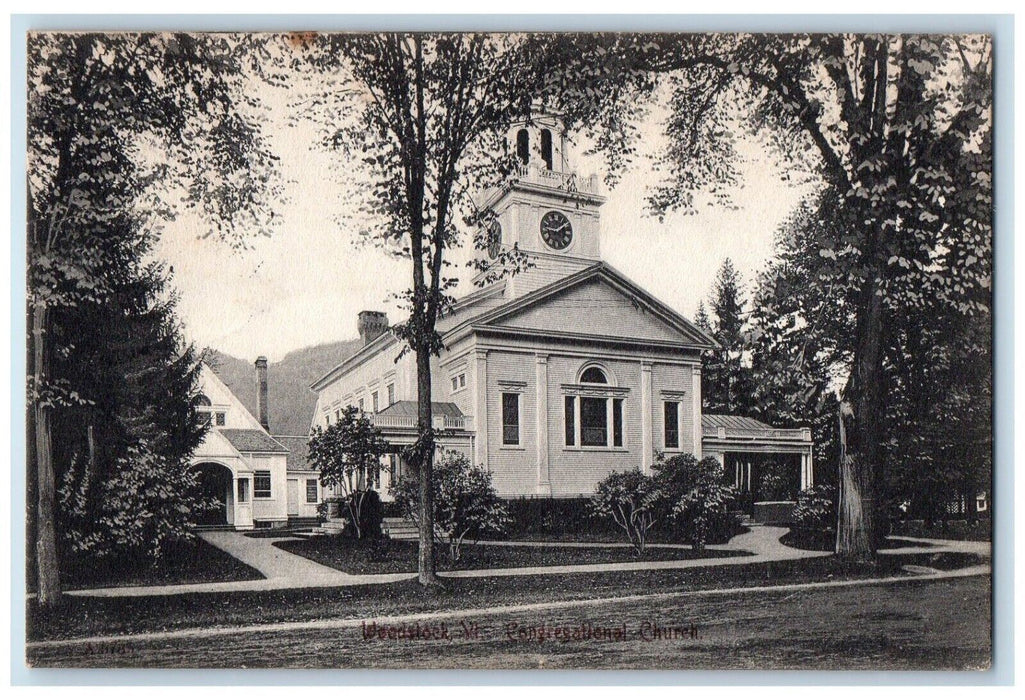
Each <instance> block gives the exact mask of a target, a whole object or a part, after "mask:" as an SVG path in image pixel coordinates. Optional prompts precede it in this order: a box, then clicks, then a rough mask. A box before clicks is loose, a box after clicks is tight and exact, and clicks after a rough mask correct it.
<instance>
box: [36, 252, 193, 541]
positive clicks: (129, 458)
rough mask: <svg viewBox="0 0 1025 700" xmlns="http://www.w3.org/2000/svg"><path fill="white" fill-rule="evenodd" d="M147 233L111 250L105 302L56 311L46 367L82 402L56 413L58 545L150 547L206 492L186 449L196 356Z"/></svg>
mask: <svg viewBox="0 0 1025 700" xmlns="http://www.w3.org/2000/svg"><path fill="white" fill-rule="evenodd" d="M147 252H148V242H146V241H138V248H136V249H132V250H130V251H128V253H129V255H126V256H125V257H124V258H120V257H117V256H114V255H111V256H110V257H109V258H108V261H107V262H108V263H109V266H110V270H109V271H107V272H106V273H105V274H104V279H105V280H106V283H107V284H108V290H109V291H108V293H107V294H106V298H105V302H104V303H102V304H93V303H83V304H79V305H76V306H73V307H62V308H58V309H54V310H53V314H52V320H53V325H52V332H53V334H54V337H56V338H59V339H62V340H64V339H70V338H74V341H73V342H62V343H61V347H62V348H63V352H61V353H59V354H57V355H56V356H55V357H54V362H53V365H52V371H53V376H55V377H60V378H62V379H63V380H65V381H66V382H67V383H68V385H69V386H74V387H76V391H78V392H79V393H80V394H81V396H83V397H87V398H88V400H87V401H83V402H79V403H77V404H75V405H72V406H68V407H66V408H65V409H64V410H62V411H60V412H57V413H55V415H54V416H53V429H54V431H55V434H56V435H59V436H60V440H59V441H57V443H56V444H55V445H54V450H53V456H54V463H55V465H56V478H57V484H58V496H59V499H60V505H61V508H60V510H59V513H58V516H57V524H58V526H59V528H58V529H59V533H60V541H59V544H60V546H61V547H62V548H63V549H64V550H65V551H70V552H71V553H73V554H75V555H81V556H84V557H88V558H95V557H103V558H108V559H109V558H115V559H120V558H122V557H145V558H150V559H153V558H157V557H159V556H160V555H161V553H162V551H163V549H164V544H165V542H167V541H168V540H173V539H181V538H186V537H188V536H189V530H190V528H191V526H192V525H193V524H194V523H195V520H196V516H197V515H199V514H200V513H201V512H202V511H203V510H205V509H206V508H207V507H209V506H210V503H209V502H208V500H207V499H204V498H202V496H201V494H200V493H199V487H198V483H197V479H198V475H197V474H196V472H195V471H194V470H192V469H190V468H189V457H190V456H191V455H192V452H193V450H194V449H195V447H196V446H197V445H198V444H199V443H200V441H201V440H202V438H203V435H204V433H205V431H206V425H204V424H203V423H201V422H200V421H199V420H198V419H197V415H196V411H195V410H194V408H193V398H194V396H195V391H196V384H197V381H198V376H199V363H198V361H197V357H196V355H195V353H194V352H193V349H192V347H191V346H188V345H186V344H185V343H184V341H183V339H182V337H181V331H180V328H179V325H178V322H177V319H176V318H175V304H176V301H177V300H176V297H175V295H174V294H173V293H171V292H170V291H169V290H168V274H167V271H166V269H165V268H164V267H163V266H162V265H160V264H159V263H144V262H142V261H141V260H140V257H141V256H142V255H145V254H146V253H147Z"/></svg>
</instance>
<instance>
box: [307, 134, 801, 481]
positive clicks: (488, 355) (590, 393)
mask: <svg viewBox="0 0 1025 700" xmlns="http://www.w3.org/2000/svg"><path fill="white" fill-rule="evenodd" d="M509 136H510V142H511V143H514V144H515V147H516V150H517V154H518V156H519V160H520V163H521V165H520V166H519V168H518V171H517V172H516V173H515V175H514V176H513V177H511V178H509V179H508V181H507V182H506V183H505V185H504V186H502V187H501V188H498V189H497V190H495V191H493V192H490V193H489V194H488V195H487V196H486V198H485V201H484V202H483V205H484V208H485V209H489V210H490V211H491V212H493V214H494V216H495V218H494V223H493V224H492V225H491V228H490V232H491V236H492V238H491V245H490V246H489V249H488V250H487V251H482V252H480V253H479V255H480V256H489V257H491V258H494V257H496V256H497V255H498V253H499V252H500V251H501V250H502V249H506V248H509V247H511V246H513V245H517V246H518V248H519V249H520V250H521V251H523V252H524V253H525V254H526V255H528V256H529V258H530V262H531V263H532V266H531V267H530V268H529V269H527V270H526V271H524V272H521V273H518V274H515V275H512V276H509V277H506V278H504V279H502V280H500V281H498V282H494V283H491V284H488V285H487V286H484V287H482V288H480V289H478V290H476V291H474V292H473V293H471V294H469V295H467V296H466V297H464V298H462V299H460V300H459V301H458V302H457V303H456V304H455V306H454V308H453V309H452V310H451V311H450V312H448V313H447V314H446V315H445V316H444V317H442V318H441V319H440V320H439V322H438V331H439V333H440V334H441V336H442V340H443V343H444V348H445V349H444V350H443V351H442V353H441V355H440V357H437V358H435V359H434V360H433V366H432V376H433V387H432V394H433V398H434V401H435V404H434V406H433V415H434V421H435V426H436V427H437V428H439V429H441V430H442V433H441V440H440V442H441V447H442V448H444V449H452V450H459V451H462V452H464V453H466V454H467V455H468V456H470V457H471V458H472V459H473V461H474V462H475V463H477V464H482V465H484V466H485V467H486V468H487V469H488V470H490V471H491V473H492V475H493V480H494V484H495V487H496V489H497V490H498V492H499V494H500V495H502V496H504V497H509V498H514V497H557V498H558V497H575V496H581V495H589V494H590V493H592V492H593V490H594V488H595V485H596V484H597V483H598V482H599V481H600V480H601V479H602V478H604V477H605V476H606V475H607V474H609V473H610V472H612V471H623V470H629V469H634V468H637V467H639V468H641V469H642V470H644V471H646V472H648V471H650V470H651V465H652V463H653V462H654V461H655V460H656V459H657V456H658V455H659V454H660V453H661V454H664V455H667V456H669V455H673V454H676V453H693V454H694V455H696V456H697V457H699V458H700V457H702V456H708V455H712V456H715V457H716V458H717V459H719V460H721V461H723V462H724V464H725V467H726V472H727V474H728V475H730V478H731V479H733V481H734V483H735V484H736V486H738V487H739V488H740V489H741V490H742V491H744V490H747V491H751V488H752V483H753V482H752V480H753V478H754V477H753V474H752V464H753V463H754V464H756V463H757V461H758V459H757V458H758V456H764V455H766V454H772V455H778V456H780V458H781V459H782V460H785V461H786V462H787V463H788V464H792V465H793V472H794V474H793V481H794V484H795V486H797V485H799V488H801V489H803V488H806V487H808V486H810V485H811V484H812V483H813V479H814V476H813V468H812V440H811V431H810V430H809V429H808V428H795V429H781V428H774V427H771V426H768V425H765V424H764V423H761V422H759V421H756V420H753V419H751V418H745V417H740V416H724V415H709V414H703V412H702V407H701V353H702V352H703V351H705V350H708V349H709V348H711V347H713V344H714V341H713V340H712V339H711V338H710V337H708V336H707V335H706V334H705V333H703V332H702V331H701V330H700V329H699V328H697V327H696V326H695V325H694V324H693V323H691V322H690V321H688V320H687V319H686V318H684V317H683V316H681V315H680V314H679V313H677V312H676V311H675V310H673V309H672V308H670V307H668V306H667V305H666V304H664V303H662V302H660V301H659V300H658V299H656V298H654V297H653V296H652V295H650V294H649V293H647V292H646V291H645V290H644V289H643V288H642V287H640V286H639V285H638V284H636V283H635V282H633V281H631V280H630V279H628V278H626V277H625V276H624V275H623V274H622V273H620V272H618V271H617V270H615V269H614V268H612V267H611V266H610V265H609V264H608V263H606V262H604V261H603V260H602V258H601V245H600V244H601V214H600V210H601V206H602V204H603V203H604V201H605V199H604V197H603V196H602V195H601V194H600V192H599V181H598V178H597V176H594V175H592V176H590V177H578V176H577V175H576V173H575V172H574V171H573V168H572V166H571V164H570V163H569V162H568V154H567V148H566V146H567V142H566V137H565V135H564V133H563V132H562V130H561V128H560V125H559V123H558V122H557V120H555V119H554V118H545V117H541V118H536V119H534V120H533V121H532V122H530V123H529V124H520V125H517V126H515V127H514V128H513V129H512V131H511V133H510V135H509ZM359 331H360V336H361V338H362V340H363V347H362V348H361V349H360V350H359V351H358V352H356V353H355V354H354V355H353V356H351V357H349V358H348V359H346V360H345V361H344V362H342V363H341V364H339V365H338V366H337V367H335V368H333V369H332V370H331V371H329V372H328V373H327V374H325V375H324V376H323V377H322V378H320V379H319V380H317V381H316V382H315V383H314V384H313V385H312V387H311V388H312V389H313V390H314V391H315V392H317V394H318V397H319V398H318V402H317V407H316V413H315V415H314V417H313V425H321V426H327V425H330V424H331V423H332V422H333V421H336V420H337V418H338V416H339V415H340V413H341V409H342V408H343V407H344V406H358V407H359V408H360V409H361V410H363V411H364V412H366V414H368V415H369V416H370V417H371V418H372V420H373V421H374V423H375V424H376V426H377V427H378V428H379V429H380V430H381V431H382V433H383V435H384V437H385V438H386V439H387V440H388V441H389V442H390V443H391V444H392V445H394V446H395V448H396V450H395V455H393V456H392V458H391V465H392V469H391V478H394V477H395V476H396V475H397V474H400V473H401V472H402V470H403V468H404V467H405V465H404V464H403V462H402V459H401V456H400V455H401V451H402V448H403V447H405V446H407V445H409V444H411V443H412V442H413V440H414V439H415V434H416V420H417V419H416V398H417V396H416V367H415V358H414V356H413V355H412V353H406V354H405V355H403V356H402V357H401V359H399V360H398V361H396V358H397V357H398V356H399V354H400V351H401V349H402V345H401V341H400V340H399V339H398V338H397V337H396V336H395V335H394V334H393V333H392V332H391V331H390V330H389V323H388V319H387V317H386V316H385V315H384V314H383V313H380V312H374V311H364V312H361V313H360V315H359ZM755 469H757V467H755ZM388 478H389V477H388V475H386V476H385V477H384V478H383V481H384V483H382V484H381V490H382V492H383V493H384V494H386V493H387V481H388Z"/></svg>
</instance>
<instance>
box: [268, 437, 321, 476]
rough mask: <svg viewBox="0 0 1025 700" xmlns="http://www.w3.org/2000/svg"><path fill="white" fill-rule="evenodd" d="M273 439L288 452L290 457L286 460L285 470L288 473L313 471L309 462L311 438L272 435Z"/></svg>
mask: <svg viewBox="0 0 1025 700" xmlns="http://www.w3.org/2000/svg"><path fill="white" fill-rule="evenodd" d="M271 437H273V438H274V439H275V440H276V441H277V442H278V443H280V444H281V445H283V446H284V447H285V449H287V450H288V457H286V458H285V469H286V470H287V471H290V472H293V471H309V470H311V469H313V466H312V465H311V464H310V460H309V453H310V438H309V437H307V436H305V435H272V436H271Z"/></svg>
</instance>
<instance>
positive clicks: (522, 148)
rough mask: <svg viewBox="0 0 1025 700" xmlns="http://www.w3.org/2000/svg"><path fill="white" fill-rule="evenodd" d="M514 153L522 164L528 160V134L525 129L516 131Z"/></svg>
mask: <svg viewBox="0 0 1025 700" xmlns="http://www.w3.org/2000/svg"><path fill="white" fill-rule="evenodd" d="M516 155H517V157H519V159H520V162H521V163H523V164H524V165H526V164H527V163H529V162H530V134H529V133H527V130H526V129H520V130H519V131H517V132H516Z"/></svg>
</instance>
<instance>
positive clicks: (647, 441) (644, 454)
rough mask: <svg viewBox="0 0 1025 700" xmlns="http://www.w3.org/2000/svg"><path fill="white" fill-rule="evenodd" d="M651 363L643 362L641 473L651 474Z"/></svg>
mask: <svg viewBox="0 0 1025 700" xmlns="http://www.w3.org/2000/svg"><path fill="white" fill-rule="evenodd" d="M651 413H652V406H651V361H650V360H641V471H642V472H644V473H645V474H649V473H651V461H652V458H653V457H654V454H655V451H654V449H653V448H652V442H653V439H654V435H652V427H651Z"/></svg>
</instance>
